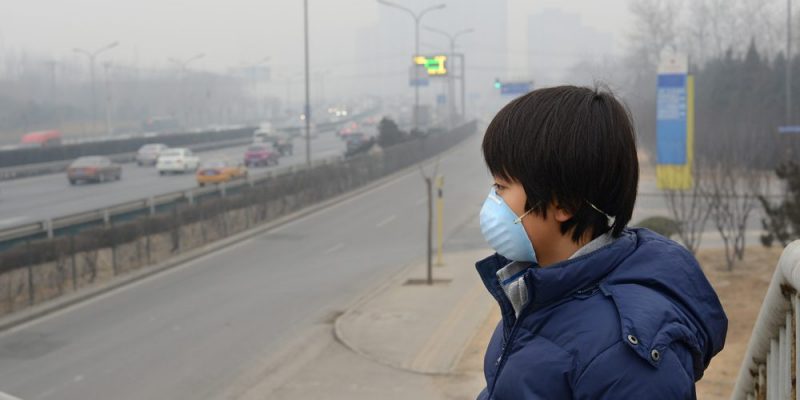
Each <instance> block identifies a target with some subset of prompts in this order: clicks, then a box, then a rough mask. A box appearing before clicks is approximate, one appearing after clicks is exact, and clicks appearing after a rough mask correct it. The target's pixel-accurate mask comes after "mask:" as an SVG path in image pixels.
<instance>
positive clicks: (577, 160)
mask: <svg viewBox="0 0 800 400" xmlns="http://www.w3.org/2000/svg"><path fill="white" fill-rule="evenodd" d="M483 155H484V159H485V160H486V164H487V166H488V168H489V170H490V172H491V174H492V175H493V177H494V181H495V183H494V185H493V186H492V189H491V191H490V193H489V196H488V198H487V199H486V202H485V203H484V206H483V208H482V209H481V215H480V220H481V230H482V232H483V234H484V237H485V238H486V240H487V241H488V242H489V244H490V245H491V246H492V247H493V248H494V249H495V251H497V253H496V254H494V255H492V256H490V257H488V258H486V259H484V260H482V261H479V262H478V263H477V264H476V266H477V269H478V272H479V274H480V275H481V278H482V279H483V281H484V283H485V285H486V287H487V289H488V290H489V292H490V293H491V294H492V295H493V296H494V297H495V298H496V300H497V301H498V303H499V304H500V309H501V313H502V317H503V319H502V321H501V322H500V324H499V325H498V326H497V329H496V330H495V333H494V335H493V337H492V339H491V341H490V343H489V348H488V349H487V351H486V357H485V361H484V374H485V377H486V389H484V390H483V391H482V392H481V394H480V395H479V397H478V398H479V399H498V400H499V399H514V400H520V399H569V398H575V399H599V398H604V399H605V398H609V399H693V398H695V397H696V396H695V387H694V382H696V381H697V380H699V379H700V378H701V377H702V375H703V371H704V370H705V368H706V367H708V364H709V362H710V360H711V357H713V356H714V355H715V354H717V353H718V352H719V351H720V350H721V349H722V346H723V345H724V342H725V334H726V331H727V318H726V316H725V313H724V311H723V310H722V306H721V305H720V303H719V299H718V298H717V295H716V293H715V292H714V290H713V289H712V287H711V286H710V284H709V283H708V281H707V280H706V278H705V276H704V275H703V272H702V270H701V269H700V267H699V265H698V264H697V261H696V260H695V259H694V258H693V257H692V255H691V254H690V253H688V252H687V251H686V250H685V249H684V248H683V247H681V246H679V245H678V244H676V243H674V242H672V241H670V240H668V239H665V238H663V237H661V236H659V235H657V234H655V233H653V232H651V231H648V230H645V229H630V228H626V225H627V223H628V222H629V221H630V218H631V215H632V213H633V206H634V203H635V201H636V190H637V185H638V180H639V165H638V161H637V156H636V137H635V133H634V129H633V124H632V123H631V119H630V116H629V114H628V112H627V110H626V109H625V108H624V107H623V106H622V105H621V104H620V102H619V101H618V100H617V99H616V98H614V96H613V95H611V94H610V93H607V92H603V91H598V90H591V89H587V88H579V87H574V86H561V87H554V88H547V89H540V90H536V91H533V92H531V93H529V94H527V95H525V96H522V97H520V98H518V99H516V100H514V101H512V102H511V103H509V104H508V105H507V106H505V107H504V108H503V109H502V110H501V111H500V112H499V113H498V114H497V116H495V118H494V120H493V121H492V122H491V124H490V125H489V127H488V129H487V131H486V135H485V137H484V140H483Z"/></svg>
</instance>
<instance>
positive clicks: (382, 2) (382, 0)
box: [378, 0, 418, 20]
mask: <svg viewBox="0 0 800 400" xmlns="http://www.w3.org/2000/svg"><path fill="white" fill-rule="evenodd" d="M378 3H381V4H383V5H385V6H389V7H394V8H396V9H398V10H403V11H405V12H407V13H408V14H409V15H411V18H414V19H415V20H416V19H418V17H417V14H414V11H413V10H411V9H410V8H406V7H403V6H401V5H399V4H395V3H392V2H390V1H386V0H378Z"/></svg>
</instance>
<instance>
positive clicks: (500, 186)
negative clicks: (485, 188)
mask: <svg viewBox="0 0 800 400" xmlns="http://www.w3.org/2000/svg"><path fill="white" fill-rule="evenodd" d="M492 187H494V190H503V189H505V188H506V187H505V186H503V185H501V184H499V183H497V182H495V183H493V184H492Z"/></svg>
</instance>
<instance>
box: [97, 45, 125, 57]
mask: <svg viewBox="0 0 800 400" xmlns="http://www.w3.org/2000/svg"><path fill="white" fill-rule="evenodd" d="M118 45H119V42H111V43H109V44H107V45H105V46H104V47H101V48H99V49H97V50H95V52H94V55H95V56H96V55H98V54H100V53H102V52H104V51H106V50H111V49H113V48H114V47H117V46H118Z"/></svg>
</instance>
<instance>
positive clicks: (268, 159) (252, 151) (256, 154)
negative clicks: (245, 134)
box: [244, 143, 280, 167]
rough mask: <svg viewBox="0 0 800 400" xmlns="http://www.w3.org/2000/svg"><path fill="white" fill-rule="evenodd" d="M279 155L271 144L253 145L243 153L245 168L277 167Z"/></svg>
mask: <svg viewBox="0 0 800 400" xmlns="http://www.w3.org/2000/svg"><path fill="white" fill-rule="evenodd" d="M279 158H280V153H278V152H277V151H275V147H273V146H272V143H253V144H251V145H250V146H249V147H248V148H247V151H245V153H244V164H245V165H246V166H248V167H249V166H258V165H278V159H279Z"/></svg>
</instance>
